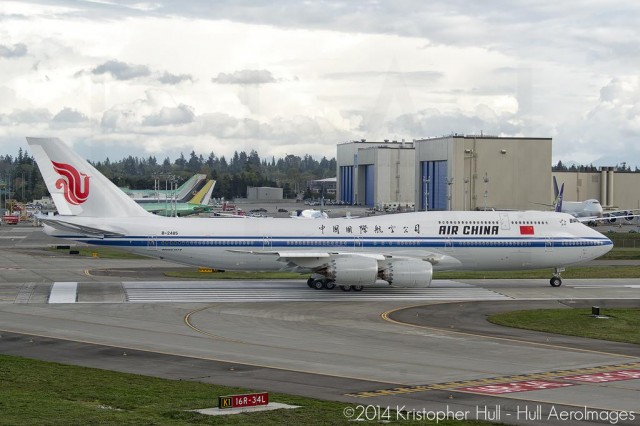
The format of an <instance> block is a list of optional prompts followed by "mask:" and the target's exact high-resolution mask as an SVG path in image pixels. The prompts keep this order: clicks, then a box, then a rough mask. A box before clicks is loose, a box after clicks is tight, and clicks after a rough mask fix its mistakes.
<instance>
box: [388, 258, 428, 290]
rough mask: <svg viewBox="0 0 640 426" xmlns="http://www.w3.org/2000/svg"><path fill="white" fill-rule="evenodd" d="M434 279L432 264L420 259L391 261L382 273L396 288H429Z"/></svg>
mask: <svg viewBox="0 0 640 426" xmlns="http://www.w3.org/2000/svg"><path fill="white" fill-rule="evenodd" d="M432 277H433V266H432V265H431V263H429V262H427V261H425V260H418V259H397V260H394V259H391V260H389V262H388V263H387V267H386V269H384V270H382V271H381V273H380V278H382V279H383V280H385V281H387V282H388V283H389V284H391V285H392V286H394V287H429V286H430V285H431V278H432Z"/></svg>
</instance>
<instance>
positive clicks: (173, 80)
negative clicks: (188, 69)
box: [158, 71, 193, 84]
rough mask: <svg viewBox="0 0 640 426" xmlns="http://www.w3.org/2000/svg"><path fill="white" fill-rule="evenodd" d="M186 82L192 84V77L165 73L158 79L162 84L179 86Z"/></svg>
mask: <svg viewBox="0 0 640 426" xmlns="http://www.w3.org/2000/svg"><path fill="white" fill-rule="evenodd" d="M187 80H188V81H191V82H193V76H192V75H191V74H179V75H176V74H171V73H169V72H167V71H165V72H164V74H162V75H161V76H160V77H158V81H159V82H160V83H162V84H179V83H182V82H183V81H187Z"/></svg>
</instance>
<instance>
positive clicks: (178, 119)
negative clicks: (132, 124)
mask: <svg viewBox="0 0 640 426" xmlns="http://www.w3.org/2000/svg"><path fill="white" fill-rule="evenodd" d="M194 118H195V114H194V112H193V108H192V107H190V106H188V105H183V104H181V105H179V106H178V107H177V108H170V107H163V108H162V109H161V110H160V112H158V113H157V114H152V115H148V116H146V117H145V118H144V119H143V120H142V125H143V126H175V125H180V124H188V123H191V122H193V120H194Z"/></svg>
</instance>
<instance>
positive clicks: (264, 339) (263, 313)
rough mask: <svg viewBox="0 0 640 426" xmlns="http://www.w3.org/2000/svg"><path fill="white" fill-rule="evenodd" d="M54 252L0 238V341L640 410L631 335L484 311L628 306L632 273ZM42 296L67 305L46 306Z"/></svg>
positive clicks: (19, 350) (405, 399) (358, 397)
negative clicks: (416, 285) (373, 281)
mask: <svg viewBox="0 0 640 426" xmlns="http://www.w3.org/2000/svg"><path fill="white" fill-rule="evenodd" d="M24 240H28V239H27V238H24V239H20V241H24ZM3 241H4V240H3ZM15 241H18V239H15ZM55 256H56V257H55V259H53V258H52V257H51V255H50V254H46V255H40V254H38V252H37V251H36V252H34V251H21V252H17V251H15V250H0V268H4V269H0V274H1V275H0V277H2V279H0V330H2V331H0V335H1V337H0V352H2V353H7V354H18V355H25V356H30V357H36V358H41V359H49V360H56V361H61V362H67V363H73V364H79V365H87V366H95V367H100V368H108V369H113V370H117V371H130V372H136V373H141V374H150V375H156V376H160V377H168V378H174V379H184V380H200V381H205V382H213V383H219V384H227V385H232V386H243V387H248V388H251V389H258V390H263V389H264V390H268V391H271V392H284V393H293V394H300V395H305V396H312V397H316V398H325V399H332V400H340V401H345V402H348V403H350V404H354V406H358V405H360V406H364V407H366V406H390V407H392V408H395V407H396V406H398V407H402V406H404V407H405V409H406V410H424V409H427V410H444V409H447V408H449V409H451V410H465V411H469V412H472V413H475V414H478V410H480V412H482V407H496V406H499V407H500V409H501V413H502V417H501V418H500V421H502V422H506V423H513V424H549V423H554V420H553V419H551V420H549V419H546V420H545V421H538V420H531V419H527V418H526V415H525V414H524V413H525V412H529V411H531V412H534V411H535V410H534V408H535V407H537V406H540V407H541V410H542V412H543V413H545V416H546V415H547V414H548V413H549V412H551V411H552V410H554V409H555V410H561V409H562V410H569V411H571V410H579V409H583V408H584V407H587V408H589V409H590V408H593V409H594V410H604V411H598V412H606V413H612V412H616V413H618V412H631V411H633V412H635V413H638V412H640V377H638V376H637V374H638V372H640V350H639V349H638V347H637V345H625V344H615V343H610V342H603V341H594V340H589V339H579V338H573V337H566V336H565V337H558V336H553V335H547V334H544V333H534V332H524V331H520V330H511V329H504V328H502V327H498V326H493V325H491V324H488V323H487V322H486V321H485V320H484V318H485V317H486V315H487V313H489V312H495V311H500V310H511V309H529V308H532V309H533V308H549V307H565V308H567V309H569V308H570V307H572V306H590V304H592V303H593V304H595V303H597V304H599V305H601V306H617V305H623V306H635V307H637V306H640V302H639V300H638V299H640V280H565V283H564V284H563V286H562V287H560V288H551V287H550V286H548V284H546V282H545V281H546V280H516V281H514V280H500V281H489V280H476V281H466V280H464V281H463V282H456V281H435V282H434V283H433V286H432V287H431V288H427V289H389V288H379V289H377V288H376V289H365V291H363V292H362V293H355V292H349V293H345V292H342V291H340V290H333V291H327V290H321V291H318V290H312V289H309V288H308V287H307V286H306V284H305V283H304V282H291V281H269V282H262V283H256V282H242V281H241V282H198V281H184V282H177V281H168V280H163V279H159V278H158V279H156V277H154V278H153V279H144V278H141V279H139V280H134V279H131V278H130V277H127V278H125V279H120V280H118V279H117V278H116V277H114V276H96V275H92V274H91V272H90V271H91V270H92V269H109V268H113V267H115V268H123V267H126V268H127V269H128V270H133V269H135V268H136V266H135V264H134V263H135V262H132V261H125V262H123V261H114V260H104V259H87V258H77V257H69V256H62V255H55ZM139 266H140V267H141V268H163V267H167V266H168V265H167V264H166V263H165V262H160V261H154V260H148V261H147V260H145V261H142V262H139ZM48 267H51V269H50V270H49V269H48ZM5 271H9V272H8V273H7V274H6V275H5V273H4V272H5ZM16 271H23V273H22V276H25V277H28V278H27V279H23V280H20V279H17V277H18V276H20V275H19V274H18V273H17V272H16ZM87 272H88V273H87ZM31 277H37V279H30V278H31ZM58 286H60V287H59V288H60V293H58V290H56V289H57V288H58ZM52 292H53V294H54V296H55V295H56V294H57V295H58V296H60V297H62V300H63V302H64V303H51V302H52V300H51V293H52ZM58 296H56V297H58ZM65 298H66V300H67V301H68V300H69V299H75V300H73V302H66V301H65ZM55 301H56V300H55V298H54V302H55ZM505 330H506V331H505ZM124 354H126V355H124ZM525 406H528V407H529V408H528V410H527V409H525ZM493 412H495V410H493ZM638 418H639V417H636V418H635V421H632V422H628V421H619V422H618V423H617V424H638ZM485 419H486V418H485ZM560 423H562V424H581V425H582V424H596V423H597V424H602V423H603V422H601V421H584V420H580V421H574V422H564V421H562V422H560V421H558V424H560ZM604 423H607V422H604Z"/></svg>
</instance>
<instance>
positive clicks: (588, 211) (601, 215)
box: [553, 176, 639, 225]
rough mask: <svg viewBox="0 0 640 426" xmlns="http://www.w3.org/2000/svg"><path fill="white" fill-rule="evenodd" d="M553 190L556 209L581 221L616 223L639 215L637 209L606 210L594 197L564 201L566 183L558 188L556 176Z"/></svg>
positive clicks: (591, 223)
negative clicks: (618, 220)
mask: <svg viewBox="0 0 640 426" xmlns="http://www.w3.org/2000/svg"><path fill="white" fill-rule="evenodd" d="M553 192H554V196H555V202H554V207H555V211H557V212H562V213H568V214H570V215H571V216H573V217H575V218H577V219H578V220H579V221H580V222H582V223H587V224H589V225H596V224H597V223H598V222H608V223H615V222H616V221H617V219H624V220H626V221H628V222H629V221H631V220H633V219H634V218H636V217H638V216H639V215H638V214H636V212H637V211H638V210H637V209H629V210H612V211H607V212H604V210H603V209H602V205H600V201H598V200H596V199H593V198H592V199H589V200H585V201H564V200H563V197H564V183H563V184H562V185H561V187H560V189H559V190H558V181H557V180H556V177H555V176H554V177H553Z"/></svg>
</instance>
